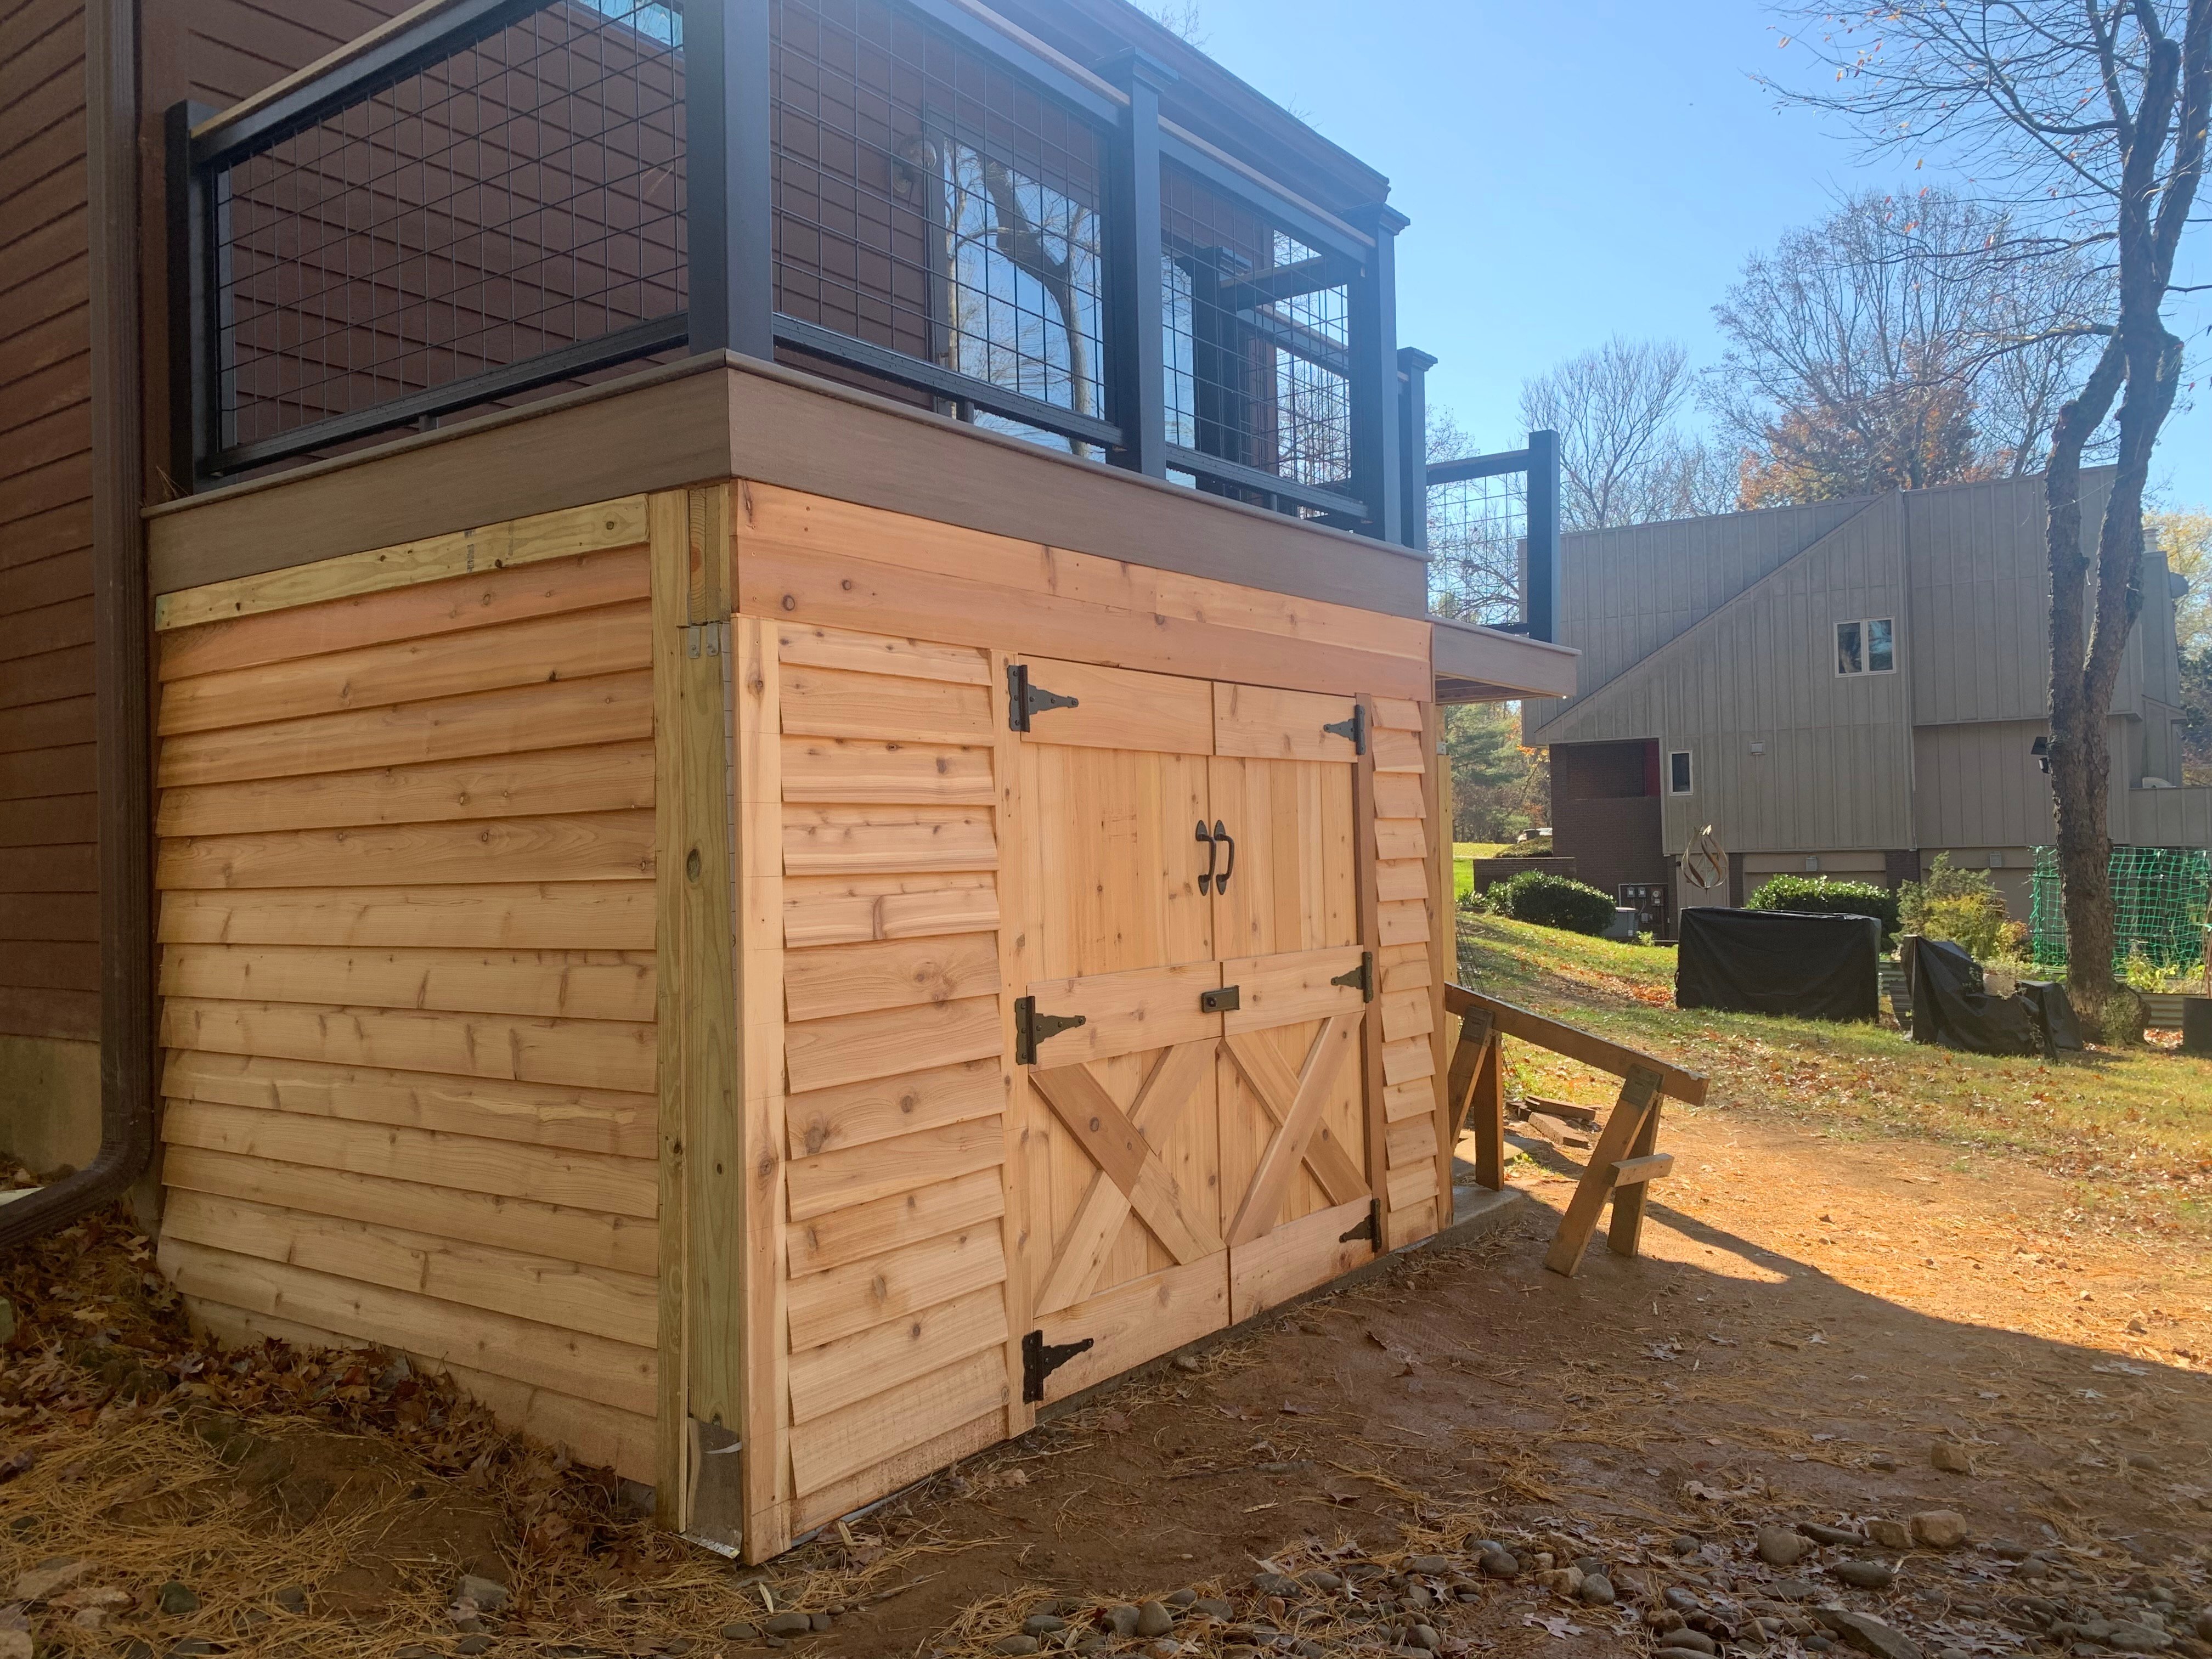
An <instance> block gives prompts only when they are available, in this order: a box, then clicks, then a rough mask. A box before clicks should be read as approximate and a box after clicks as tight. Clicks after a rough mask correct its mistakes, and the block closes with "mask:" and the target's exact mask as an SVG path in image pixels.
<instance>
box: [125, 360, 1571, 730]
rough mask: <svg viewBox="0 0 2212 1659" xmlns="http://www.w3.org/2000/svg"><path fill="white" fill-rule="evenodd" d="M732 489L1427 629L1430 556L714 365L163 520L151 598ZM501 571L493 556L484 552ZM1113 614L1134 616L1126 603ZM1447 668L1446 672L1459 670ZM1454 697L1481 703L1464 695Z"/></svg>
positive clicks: (1474, 640) (1452, 662)
mask: <svg viewBox="0 0 2212 1659" xmlns="http://www.w3.org/2000/svg"><path fill="white" fill-rule="evenodd" d="M727 477H737V478H742V479H746V480H750V481H752V482H756V483H763V484H767V485H772V486H779V487H782V488H785V489H793V490H799V491H805V492H806V493H807V494H809V495H813V496H817V497H820V498H824V499H827V500H830V501H843V502H849V503H852V504H854V505H856V506H859V507H875V508H879V509H886V510H890V511H894V512H897V513H902V514H907V515H910V517H912V518H914V519H920V520H931V521H933V522H936V523H939V524H943V525H948V526H957V527H958V528H960V529H963V530H967V531H980V532H986V533H987V535H988V536H990V537H992V538H1006V542H1007V543H1008V546H1007V548H1006V552H1007V553H1008V554H1010V555H1012V556H1022V555H1024V554H1026V555H1027V556H1029V557H1030V558H1032V559H1035V560H1037V561H1041V562H1042V564H1043V566H1044V567H1045V568H1047V570H1048V571H1052V570H1053V568H1054V565H1055V562H1060V560H1061V556H1063V555H1075V556H1079V558H1078V559H1076V560H1073V561H1066V562H1068V563H1069V564H1070V566H1071V568H1069V569H1068V570H1066V572H1065V573H1058V572H1054V574H1053V575H1052V577H1051V580H1052V582H1053V585H1054V586H1055V588H1056V589H1057V590H1058V591H1060V592H1062V593H1063V594H1064V595H1065V596H1066V597H1070V598H1079V599H1080V598H1085V597H1093V596H1090V595H1087V594H1086V593H1085V592H1084V591H1083V584H1084V582H1085V580H1086V579H1087V577H1086V574H1085V573H1086V572H1087V573H1089V574H1090V575H1095V574H1097V570H1098V569H1099V567H1098V565H1097V563H1096V562H1097V561H1108V562H1112V563H1113V564H1115V565H1121V566H1129V567H1142V568H1148V569H1152V570H1157V571H1164V572H1171V573H1176V574H1182V575H1186V576H1192V577H1197V578H1200V579H1202V580H1206V581H1212V582H1223V583H1232V584H1235V585H1237V586H1241V587H1246V588H1254V589H1259V590H1261V591H1265V592H1273V593H1279V594H1285V595H1289V596H1291V597H1294V598H1297V599H1308V600H1316V601H1320V602H1322V603H1324V604H1327V605H1340V606H1344V607H1346V608H1349V609H1356V610H1360V611H1370V612H1376V613H1380V614H1382V615H1384V616H1390V617H1403V618H1405V619H1407V621H1408V622H1409V623H1424V624H1425V617H1426V609H1427V597H1428V593H1427V566H1426V563H1425V560H1424V559H1423V558H1422V557H1421V556H1419V555H1418V554H1415V553H1413V552H1410V551H1408V550H1406V549H1404V548H1401V547H1397V546H1395V545H1392V544H1386V543H1383V542H1378V541H1376V540H1374V539H1372V538H1365V537H1359V536H1353V535H1350V534H1347V533H1346V532H1340V531H1336V530H1331V529H1328V528H1324V527H1321V526H1315V525H1310V524H1306V523H1303V522H1300V521H1299V520H1294V519H1290V518H1286V517H1284V516H1282V515H1280V514H1278V513H1267V512H1262V511H1261V510H1260V509H1258V508H1255V507H1246V506H1243V505H1242V504H1240V503H1237V502H1233V501H1226V500H1224V499H1222V498H1221V497H1218V496H1215V495H1202V494H1199V493H1196V492H1194V491H1191V490H1188V489H1183V488H1181V487H1179V486H1176V485H1174V484H1167V483H1159V482H1158V481H1156V480H1153V479H1150V478H1146V477H1138V476H1136V475H1133V474H1131V473H1128V472H1125V471H1117V470H1115V469H1114V468H1111V467H1107V466H1103V465H1098V464H1097V463H1094V462H1090V461H1085V460H1079V459H1075V458H1073V457H1072V456H1068V455H1064V454H1057V453H1054V452H1052V451H1050V450H1048V449H1045V448H1042V447H1038V446H1036V445H1035V444H1030V443H1026V442H1023V441H1019V440H1017V439H1012V438H1007V437H1003V436H1000V435H997V434H994V433H990V432H984V431H979V430H978V429H977V428H975V427H974V426H972V425H968V424H964V423H963V422H957V421H952V420H949V419H946V418H944V417H941V416H935V415H933V414H930V413H927V412H926V411H921V410H915V409H912V408H908V407H904V406H902V405H900V404H893V403H890V402H887V401H885V400H884V399H882V398H877V397H874V396H872V395H870V394H868V393H866V392H855V391H852V390H850V389H848V388H846V387H843V386H836V385H835V384H832V383H830V382H828V381H825V380H820V379H817V378H816V377H814V376H811V375H807V374H799V373H797V372H795V371H793V370H789V369H786V368H778V367H775V366H774V365H770V364H766V363H763V362H757V361H755V360H753V359H750V358H746V357H741V356H734V355H729V354H716V355H714V356H704V357H698V358H694V359H692V360H690V361H689V362H684V363H679V364H674V365H671V366H669V367H668V368H662V369H657V370H653V371H650V372H648V373H647V374H641V375H636V376H633V377H631V378H629V379H627V380H623V381H620V382H618V383H616V384H613V385H610V386H605V387H599V388H593V389H592V390H590V391H587V392H576V393H571V394H568V395H566V396H562V397H560V398H550V399H548V400H546V401H544V402H542V403H538V404H530V405H527V406H526V407H524V408H520V409H516V410H506V411H503V412H501V413H499V414H496V415H492V416H485V417H483V418H481V419H477V420H474V421H470V422H465V423H459V424H456V425H454V426H452V427H450V428H445V429H443V430H440V431H436V432H430V433H423V434H418V435H410V436H408V437H405V438H403V439H398V440H396V441H392V442H391V443H388V444H383V445H380V446H377V447H374V448H371V449H368V450H364V451H362V452H360V453H355V454H349V455H345V456H342V457H338V458H336V459H330V460H325V461H321V462H318V463H315V464H313V465H308V466H305V467H301V468H297V469H295V470H293V471H288V472H285V473H283V474H282V475H281V476H277V477H270V478H267V479H262V480H254V481H250V482H246V483H239V484H234V485H231V486H228V488H225V489H216V490H213V491H210V492H207V493H204V494H202V495H197V496H194V497H192V498H191V499H189V500H186V501H175V502H171V503H168V504H167V505H164V506H161V507H154V508H152V509H149V513H148V514H147V520H148V526H147V528H148V544H149V569H150V584H151V586H152V589H153V592H155V594H156V595H160V594H164V593H170V592H179V591H181V590H185V589H191V588H204V587H206V586H209V585H210V584H213V583H217V582H224V581H230V580H236V579H238V578H240V577H246V576H254V575H260V574H266V573H268V572H270V571H272V570H278V569H283V568H290V567H292V566H294V565H300V564H307V563H312V562H318V561H321V560H325V559H329V558H331V557H334V556H339V555H347V554H359V553H361V552H362V550H392V551H393V554H394V556H404V555H403V552H402V550H406V549H409V548H410V546H411V545H412V544H419V543H422V542H424V541H427V540H429V539H431V538H448V537H452V536H453V535H456V534H465V533H466V532H469V531H471V529H472V528H474V527H477V526H489V525H495V524H500V523H504V522H509V521H512V520H516V519H520V518H524V517H528V516H531V515H536V514H544V513H553V512H558V511H560V510H562V509H564V508H570V507H582V506H585V505H587V504H589V503H592V502H599V501H608V500H611V499H615V498H619V497H627V496H634V495H640V494H642V493H644V492H647V491H650V490H654V489H671V488H677V487H681V486H684V485H688V484H692V483H701V482H703V481H708V480H714V479H720V478H727ZM492 557H493V558H495V559H496V558H497V555H493V556H492ZM1114 602H1115V603H1121V602H1123V601H1122V599H1121V597H1120V596H1118V595H1117V597H1116V599H1115V601H1114ZM1443 626H1444V625H1439V639H1438V644H1437V671H1438V673H1439V674H1440V675H1443V674H1447V673H1449V675H1450V676H1451V677H1452V678H1453V679H1454V681H1455V684H1459V685H1461V686H1462V687H1463V688H1474V689H1475V690H1474V692H1473V695H1476V696H1487V697H1510V696H1519V695H1522V694H1524V693H1527V694H1536V695H1558V693H1559V690H1560V689H1561V679H1560V676H1561V674H1562V672H1564V673H1565V674H1566V675H1567V676H1568V677H1569V684H1571V675H1572V669H1573V660H1574V659H1573V656H1572V654H1571V653H1564V652H1561V651H1560V650H1559V648H1558V647H1547V646H1544V645H1542V644H1541V642H1537V641H1528V640H1526V639H1521V638H1516V637H1515V636H1512V635H1503V634H1498V633H1493V632H1492V631H1491V630H1488V629H1462V628H1451V629H1449V639H1448V640H1447V639H1444V638H1443ZM1447 657H1448V658H1449V663H1447V660H1446V659H1447ZM1455 700H1469V693H1468V691H1466V690H1463V691H1462V696H1461V697H1460V698H1458V699H1455Z"/></svg>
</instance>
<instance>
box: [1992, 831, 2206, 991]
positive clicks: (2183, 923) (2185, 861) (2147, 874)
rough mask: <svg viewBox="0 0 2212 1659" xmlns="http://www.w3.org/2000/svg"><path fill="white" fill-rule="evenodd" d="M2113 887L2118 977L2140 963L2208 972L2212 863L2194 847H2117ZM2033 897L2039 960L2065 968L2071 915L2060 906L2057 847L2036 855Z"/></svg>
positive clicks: (2033, 930) (2041, 849)
mask: <svg viewBox="0 0 2212 1659" xmlns="http://www.w3.org/2000/svg"><path fill="white" fill-rule="evenodd" d="M2033 895H2034V899H2035V906H2034V914H2033V920H2032V921H2030V922H2029V924H2028V925H2029V928H2030V930H2031V933H2032V935H2033V943H2032V945H2031V948H2032V949H2033V951H2034V953H2035V960H2036V962H2037V963H2039V965H2041V966H2044V967H2046V968H2056V967H2059V966H2062V965H2063V963H2065V961H2066V912H2065V908H2064V906H2063V904H2062V903H2061V902H2059V896H2058V851H2057V848H2051V847H2039V848H2036V849H2035V875H2034V878H2033ZM2208 898H2212V859H2208V857H2207V856H2206V854H2204V853H2203V851H2202V850H2199V849H2192V848H2172V847H2115V848H2112V902H2113V908H2114V911H2115V913H2116V917H2117V921H2118V930H2117V933H2116V935H2115V939H2114V944H2113V947H2112V971H2113V972H2115V973H2121V972H2124V970H2125V969H2126V968H2127V966H2128V963H2130V961H2131V960H2135V959H2136V958H2140V959H2142V961H2145V962H2148V963H2150V964H2151V965H2152V966H2153V967H2154V968H2156V969H2159V970H2160V972H2162V973H2168V974H2176V973H2186V972H2189V971H2191V970H2192V969H2197V968H2200V967H2202V966H2203V962H2204V925H2205V903H2206V901H2207V899H2208Z"/></svg>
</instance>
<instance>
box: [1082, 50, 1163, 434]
mask: <svg viewBox="0 0 2212 1659" xmlns="http://www.w3.org/2000/svg"><path fill="white" fill-rule="evenodd" d="M1102 72H1103V74H1104V75H1105V76H1106V78H1107V79H1108V80H1109V81H1111V82H1113V83H1114V84H1115V86H1117V87H1119V88H1121V90H1122V91H1124V92H1126V93H1127V94H1129V102H1128V106H1127V108H1126V109H1124V110H1123V111H1122V112H1121V131H1119V132H1117V133H1116V134H1115V136H1114V139H1113V143H1112V162H1111V165H1110V166H1109V168H1108V170H1107V192H1106V201H1107V224H1106V305H1107V311H1106V359H1107V362H1108V364H1109V381H1108V392H1107V397H1108V398H1109V404H1108V406H1107V407H1106V408H1105V409H1104V410H1099V411H1097V412H1098V413H1101V414H1103V416H1105V417H1106V418H1107V419H1108V420H1109V421H1112V422H1114V423H1115V425H1117V426H1119V427H1120V428H1121V447H1120V448H1118V449H1116V450H1115V451H1114V452H1113V453H1111V454H1110V455H1109V457H1108V459H1109V460H1111V461H1112V462H1113V463H1114V465H1116V466H1121V467H1126V468H1127V469H1128V470H1129V471H1132V472H1141V473H1143V474H1144V475H1145V476H1146V477H1148V478H1164V477H1166V476H1167V470H1168V466H1167V384H1166V382H1167V371H1166V363H1167V349H1166V339H1165V335H1164V328H1165V323H1164V318H1163V316H1162V308H1161V301H1160V294H1161V275H1160V258H1161V250H1160V93H1161V91H1162V89H1163V88H1167V87H1170V86H1172V85H1173V84H1174V83H1175V82H1176V78H1177V77H1176V72H1175V71H1174V70H1171V69H1170V68H1169V67H1168V66H1167V65H1166V64H1163V63H1161V62H1159V61H1158V59H1157V58H1149V57H1147V56H1146V55H1145V54H1144V53H1143V52H1123V53H1121V55H1120V56H1119V57H1116V58H1113V59H1112V60H1111V61H1109V63H1107V64H1104V65H1103V70H1102Z"/></svg>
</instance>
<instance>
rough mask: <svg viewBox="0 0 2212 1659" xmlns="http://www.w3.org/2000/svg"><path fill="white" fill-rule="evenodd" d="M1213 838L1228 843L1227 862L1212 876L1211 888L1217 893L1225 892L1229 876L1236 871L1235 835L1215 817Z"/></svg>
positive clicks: (1227, 887)
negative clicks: (1219, 871)
mask: <svg viewBox="0 0 2212 1659" xmlns="http://www.w3.org/2000/svg"><path fill="white" fill-rule="evenodd" d="M1213 838H1214V840H1216V841H1218V842H1228V843H1229V862H1228V863H1227V864H1225V865H1224V866H1222V870H1221V873H1220V874H1219V875H1218V876H1216V877H1215V878H1213V890H1214V891H1215V892H1217V893H1225V892H1227V891H1228V890H1229V878H1230V877H1231V876H1233V875H1235V874H1236V873H1237V837H1236V836H1232V835H1231V834H1230V833H1229V831H1228V829H1226V828H1225V826H1224V825H1223V823H1222V822H1221V820H1220V819H1219V818H1216V819H1214V821H1213Z"/></svg>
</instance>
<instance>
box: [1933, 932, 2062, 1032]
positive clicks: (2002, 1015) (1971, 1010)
mask: <svg viewBox="0 0 2212 1659" xmlns="http://www.w3.org/2000/svg"><path fill="white" fill-rule="evenodd" d="M1898 961H1899V965H1900V966H1901V967H1902V968H1903V969H1905V985H1906V986H1907V987H1908V988H1909V989H1910V991H1911V996H1912V1040H1913V1041H1914V1042H1929V1043H1934V1044H1936V1045H1938V1046H1939V1047H1942V1048H1956V1049H1959V1050H1960V1051H1961V1052H1962V1053H1966V1054H2050V1053H2051V1052H2052V1051H2053V1050H2054V1049H2056V1048H2080V1047H2081V1030H2080V1029H2079V1028H2078V1027H2077V1026H2076V1025H2075V1022H2074V1005H2073V1004H2072V1003H2071V1002H2069V1001H2068V1000H2067V999H2066V987H2064V986H2063V985H2055V984H2051V983H2048V982H2046V981H2041V980H2034V981H2028V982H2027V983H2026V984H2024V985H2022V986H2021V987H2020V989H2018V990H2017V991H2015V992H2014V993H2013V994H2011V995H2010V996H2005V997H2001V996H1997V995H1995V994H1992V993H1991V992H1990V989H1989V987H1987V986H1986V985H1985V984H1984V982H1983V980H1982V967H1981V964H1980V963H1978V962H1976V961H1975V960H1974V959H1973V957H1971V956H1969V955H1968V954H1967V953H1966V951H1964V950H1962V949H1960V947H1959V946H1958V945H1954V944H1952V943H1951V942H1950V941H1949V940H1948V939H1922V938H1920V937H1919V936H1918V935H1917V934H1911V933H1908V934H1906V935H1905V938H1904V939H1903V940H1902V941H1901V942H1900V943H1899V948H1898Z"/></svg>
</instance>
